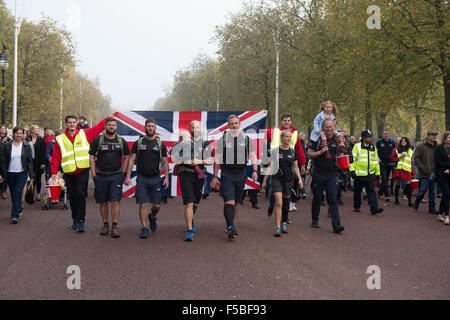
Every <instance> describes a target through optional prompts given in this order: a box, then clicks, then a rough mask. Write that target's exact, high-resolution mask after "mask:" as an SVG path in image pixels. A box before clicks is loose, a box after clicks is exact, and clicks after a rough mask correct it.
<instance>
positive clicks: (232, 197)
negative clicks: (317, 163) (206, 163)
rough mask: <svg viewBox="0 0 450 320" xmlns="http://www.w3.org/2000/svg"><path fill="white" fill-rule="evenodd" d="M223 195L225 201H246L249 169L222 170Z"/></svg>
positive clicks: (240, 202) (239, 202)
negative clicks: (245, 194) (245, 193)
mask: <svg viewBox="0 0 450 320" xmlns="http://www.w3.org/2000/svg"><path fill="white" fill-rule="evenodd" d="M221 178H222V189H221V193H222V197H223V200H224V202H228V201H235V203H238V204H242V203H243V202H244V190H245V182H246V181H247V170H245V169H244V170H242V171H236V172H232V171H227V170H223V171H222V177H221Z"/></svg>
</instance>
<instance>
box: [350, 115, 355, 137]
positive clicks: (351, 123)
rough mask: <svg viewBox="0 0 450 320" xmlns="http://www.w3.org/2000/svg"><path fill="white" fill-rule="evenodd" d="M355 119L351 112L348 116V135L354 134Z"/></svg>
mask: <svg viewBox="0 0 450 320" xmlns="http://www.w3.org/2000/svg"><path fill="white" fill-rule="evenodd" d="M355 127H356V121H355V116H354V115H353V114H352V115H351V116H350V136H354V135H355V130H356V128H355Z"/></svg>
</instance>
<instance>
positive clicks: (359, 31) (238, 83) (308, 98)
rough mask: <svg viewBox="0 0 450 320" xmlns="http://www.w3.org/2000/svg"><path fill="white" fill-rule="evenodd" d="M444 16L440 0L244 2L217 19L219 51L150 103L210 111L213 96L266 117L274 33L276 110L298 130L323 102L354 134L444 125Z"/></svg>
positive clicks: (223, 104)
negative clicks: (376, 11) (376, 13)
mask: <svg viewBox="0 0 450 320" xmlns="http://www.w3.org/2000/svg"><path fill="white" fill-rule="evenodd" d="M371 5H378V6H379V7H380V8H381V29H379V30H378V29H374V30H370V29H369V28H368V27H367V20H368V19H369V17H370V14H368V13H367V9H368V7H369V6H371ZM448 16H449V15H448V1H443V0H442V1H441V0H434V1H423V0H411V1H410V0H396V1H393V0H377V1H375V0H358V1H354V0H268V1H264V0H260V1H248V2H247V3H246V4H245V5H244V6H243V8H242V10H241V11H240V12H239V13H237V14H235V15H233V16H231V18H230V19H229V22H228V23H226V24H225V25H222V26H218V27H217V29H216V33H215V36H214V40H215V41H216V43H217V44H218V47H219V50H218V52H217V54H218V58H217V59H216V60H212V59H208V58H207V57H204V56H202V57H201V59H199V58H197V59H195V60H194V62H193V63H192V65H190V66H189V67H187V68H185V69H184V70H180V71H179V72H178V73H177V74H176V76H175V80H174V83H173V86H172V88H171V89H170V90H169V91H168V93H167V95H166V97H164V98H161V99H160V100H158V102H157V104H156V105H155V109H158V110H211V109H212V110H215V108H214V106H215V104H216V102H217V100H218V101H219V102H220V109H221V110H240V109H242V110H244V109H245V110H253V109H261V108H266V109H267V110H269V119H270V121H269V126H271V125H273V123H274V119H273V116H274V115H273V113H274V109H275V106H274V104H275V103H274V99H275V49H276V47H275V43H274V35H277V36H278V37H277V39H278V40H279V41H280V44H279V48H280V56H281V61H280V74H281V79H280V113H282V112H284V111H289V112H290V113H292V114H293V116H294V124H295V126H296V127H298V128H300V129H301V130H310V128H311V126H312V121H313V119H314V117H315V116H316V115H317V113H318V111H319V106H320V104H321V102H323V101H325V100H332V101H334V102H336V103H337V105H338V108H339V111H340V113H339V116H338V125H339V127H340V128H342V129H344V130H346V131H347V132H350V133H352V134H359V133H360V132H361V131H362V130H363V129H365V128H370V129H374V128H376V130H377V131H378V132H377V133H378V134H381V131H382V130H383V128H384V127H389V128H391V131H392V132H393V134H394V135H402V134H403V135H409V136H411V137H413V136H414V135H417V136H418V137H420V136H421V135H422V134H423V132H425V131H426V130H428V129H429V128H431V127H432V128H433V129H435V130H439V131H443V130H444V128H445V124H444V121H443V115H444V114H445V113H446V112H447V113H448V114H447V116H446V118H447V120H448V121H449V123H448V124H447V125H446V127H447V128H448V129H450V105H449V99H450V96H449V95H450V92H448V86H449V84H450V80H449V79H450V78H449V77H448V74H449V72H448V54H449V50H448V44H449V34H450V31H449V26H448V22H449V19H448ZM217 80H218V81H217ZM217 82H218V84H219V85H218V86H217ZM352 121H354V123H353V122H352ZM416 121H421V125H422V131H421V132H415V128H416ZM420 128H421V126H419V129H420Z"/></svg>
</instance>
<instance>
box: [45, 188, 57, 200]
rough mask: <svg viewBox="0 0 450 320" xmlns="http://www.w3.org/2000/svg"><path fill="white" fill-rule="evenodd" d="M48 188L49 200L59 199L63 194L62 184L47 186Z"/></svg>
mask: <svg viewBox="0 0 450 320" xmlns="http://www.w3.org/2000/svg"><path fill="white" fill-rule="evenodd" d="M45 188H46V189H47V199H49V200H59V197H60V196H61V186H46V187H45Z"/></svg>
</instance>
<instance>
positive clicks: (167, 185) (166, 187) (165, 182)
mask: <svg viewBox="0 0 450 320" xmlns="http://www.w3.org/2000/svg"><path fill="white" fill-rule="evenodd" d="M163 186H164V188H165V189H166V190H167V189H169V177H166V178H165V179H164V184H163Z"/></svg>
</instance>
